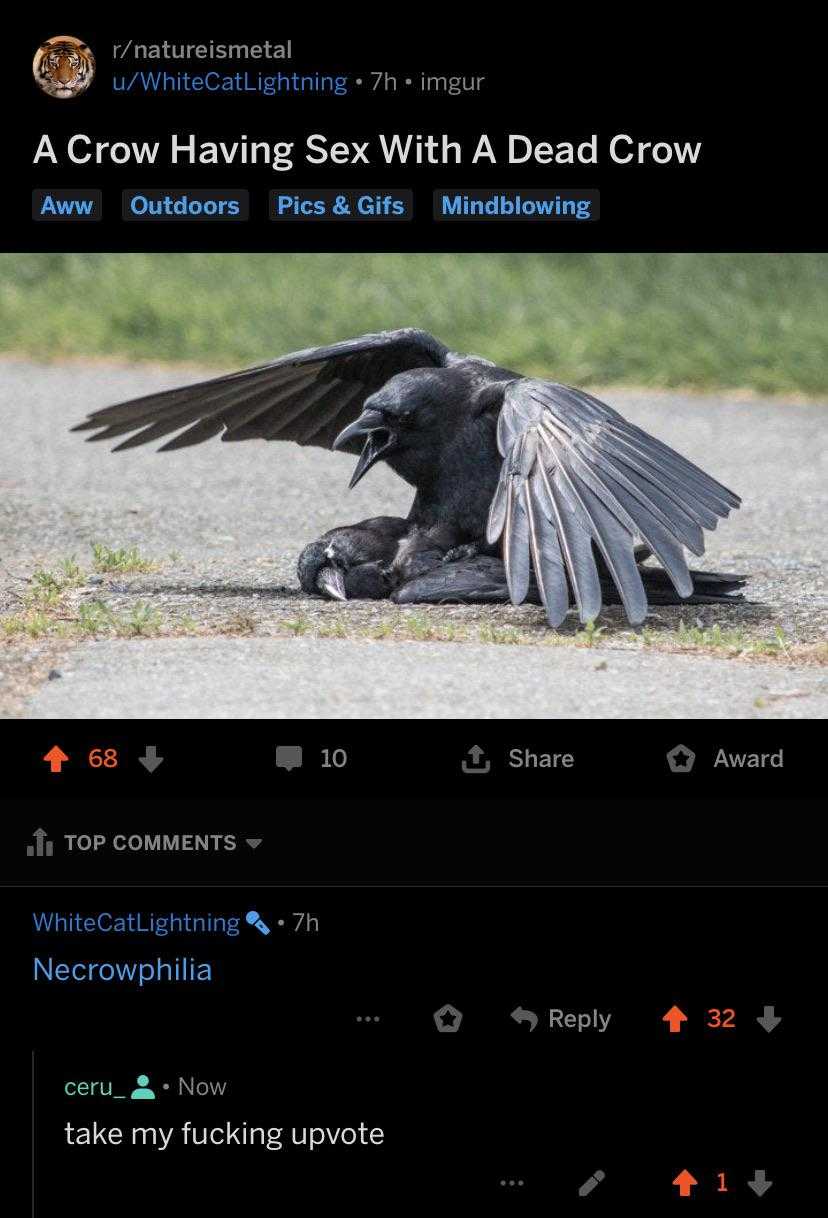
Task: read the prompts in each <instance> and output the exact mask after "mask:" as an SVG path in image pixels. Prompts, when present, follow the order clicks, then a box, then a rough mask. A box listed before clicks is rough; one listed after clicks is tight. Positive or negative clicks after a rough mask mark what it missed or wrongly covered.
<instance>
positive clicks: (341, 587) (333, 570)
mask: <svg viewBox="0 0 828 1218" xmlns="http://www.w3.org/2000/svg"><path fill="white" fill-rule="evenodd" d="M316 586H317V588H318V589H319V591H320V592H322V593H323V594H324V595H325V596H329V597H330V598H331V600H333V601H346V600H347V599H348V593H347V592H346V591H345V576H344V574H343V573H342V571H340V569H339V567H323V568H322V570H321V571H320V572H319V574H318V575H317V577H316Z"/></svg>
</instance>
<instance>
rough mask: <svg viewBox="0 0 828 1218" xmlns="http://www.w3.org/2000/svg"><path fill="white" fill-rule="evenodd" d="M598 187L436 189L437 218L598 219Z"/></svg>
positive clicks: (435, 215)
mask: <svg viewBox="0 0 828 1218" xmlns="http://www.w3.org/2000/svg"><path fill="white" fill-rule="evenodd" d="M599 201H600V192H599V191H597V190H565V191H556V190H508V189H507V190H503V189H495V190H435V192H434V219H435V220H478V219H481V220H487V219H488V220H492V219H495V220H499V219H504V220H547V221H556V220H574V221H578V220H597V219H598V216H599V211H600V203H599Z"/></svg>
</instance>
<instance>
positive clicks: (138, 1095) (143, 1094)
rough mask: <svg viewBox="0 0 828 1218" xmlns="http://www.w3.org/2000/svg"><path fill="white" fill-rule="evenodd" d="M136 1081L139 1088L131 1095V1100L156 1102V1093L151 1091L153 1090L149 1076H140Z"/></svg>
mask: <svg viewBox="0 0 828 1218" xmlns="http://www.w3.org/2000/svg"><path fill="white" fill-rule="evenodd" d="M135 1081H136V1083H137V1084H138V1086H137V1087H136V1088H135V1090H134V1091H133V1092H132V1094H131V1095H130V1097H129V1098H130V1099H131V1100H154V1099H155V1092H154V1091H153V1090H151V1088H150V1085H149V1076H148V1075H146V1074H139V1075H138V1077H137V1078H136V1080H135Z"/></svg>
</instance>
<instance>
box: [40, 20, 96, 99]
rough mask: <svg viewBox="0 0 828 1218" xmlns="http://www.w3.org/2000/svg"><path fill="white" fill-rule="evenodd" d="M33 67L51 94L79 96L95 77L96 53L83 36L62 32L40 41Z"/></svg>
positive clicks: (45, 90)
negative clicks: (83, 40)
mask: <svg viewBox="0 0 828 1218" xmlns="http://www.w3.org/2000/svg"><path fill="white" fill-rule="evenodd" d="M32 71H33V73H34V78H35V82H36V83H37V84H38V85H39V87H40V88H41V89H42V90H43V92H44V93H48V95H49V97H79V96H80V95H81V93H84V92H86V90H87V89H88V88H89V86H90V85H91V84H92V81H93V79H94V77H95V56H94V55H93V54H92V52H91V51H90V49H89V47H88V46H87V45H86V43H85V42H81V40H80V38H72V37H70V35H69V34H60V35H59V36H58V37H57V38H49V39H48V41H46V42H43V43H41V44H40V46H39V47H38V48H37V50H36V51H35V57H34V60H33V62H32Z"/></svg>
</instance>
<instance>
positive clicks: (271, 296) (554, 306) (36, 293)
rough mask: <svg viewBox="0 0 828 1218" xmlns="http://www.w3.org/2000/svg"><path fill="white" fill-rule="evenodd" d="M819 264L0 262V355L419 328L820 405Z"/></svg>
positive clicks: (537, 356) (463, 346)
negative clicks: (801, 397)
mask: <svg viewBox="0 0 828 1218" xmlns="http://www.w3.org/2000/svg"><path fill="white" fill-rule="evenodd" d="M826 319H828V255H813V254H810V255H804V254H803V255H800V254H751V255H744V254H738V255H734V254H704V255H697V254H644V255H642V254H528V255H527V254H436V255H435V254H359V255H346V254H178V255H173V256H166V255H164V256H162V255H157V254H120V255H119V254H6V255H0V349H2V350H4V351H6V352H14V353H21V354H26V355H29V356H32V357H35V358H37V359H41V360H42V359H47V360H51V359H58V358H60V357H62V356H93V357H98V356H119V357H127V358H130V359H133V358H134V359H147V360H163V361H180V360H183V361H194V362H198V363H204V364H214V365H218V366H222V367H229V366H233V365H239V366H241V365H243V364H246V363H256V362H260V361H262V360H266V359H270V358H273V357H274V356H277V355H279V354H282V353H283V352H286V351H290V350H293V349H295V348H297V347H304V346H309V345H313V344H316V343H325V342H330V341H332V340H334V339H338V338H345V337H348V336H350V335H354V334H360V333H363V332H364V331H368V330H381V329H389V328H392V327H396V326H409V325H410V326H422V327H424V328H425V329H428V330H432V331H433V332H434V333H435V334H437V335H438V336H439V337H440V338H441V339H442V340H443V341H444V342H446V343H448V344H449V345H450V346H453V347H456V348H457V349H459V350H461V351H470V352H474V353H477V354H481V355H486V356H488V357H490V358H491V359H494V360H496V361H498V362H500V363H505V364H507V365H509V366H511V367H514V368H517V369H518V370H520V371H523V372H527V373H535V374H546V375H548V376H551V377H554V378H556V379H558V380H563V381H571V382H577V383H578V384H590V383H594V384H607V383H616V384H625V383H626V384H634V385H650V386H664V387H668V386H694V387H697V388H699V389H707V388H719V387H722V388H742V387H745V388H750V389H753V390H756V391H758V392H760V393H783V394H784V393H790V392H798V393H803V394H808V395H816V396H819V395H823V394H825V393H826V392H828V325H827V324H826Z"/></svg>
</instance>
